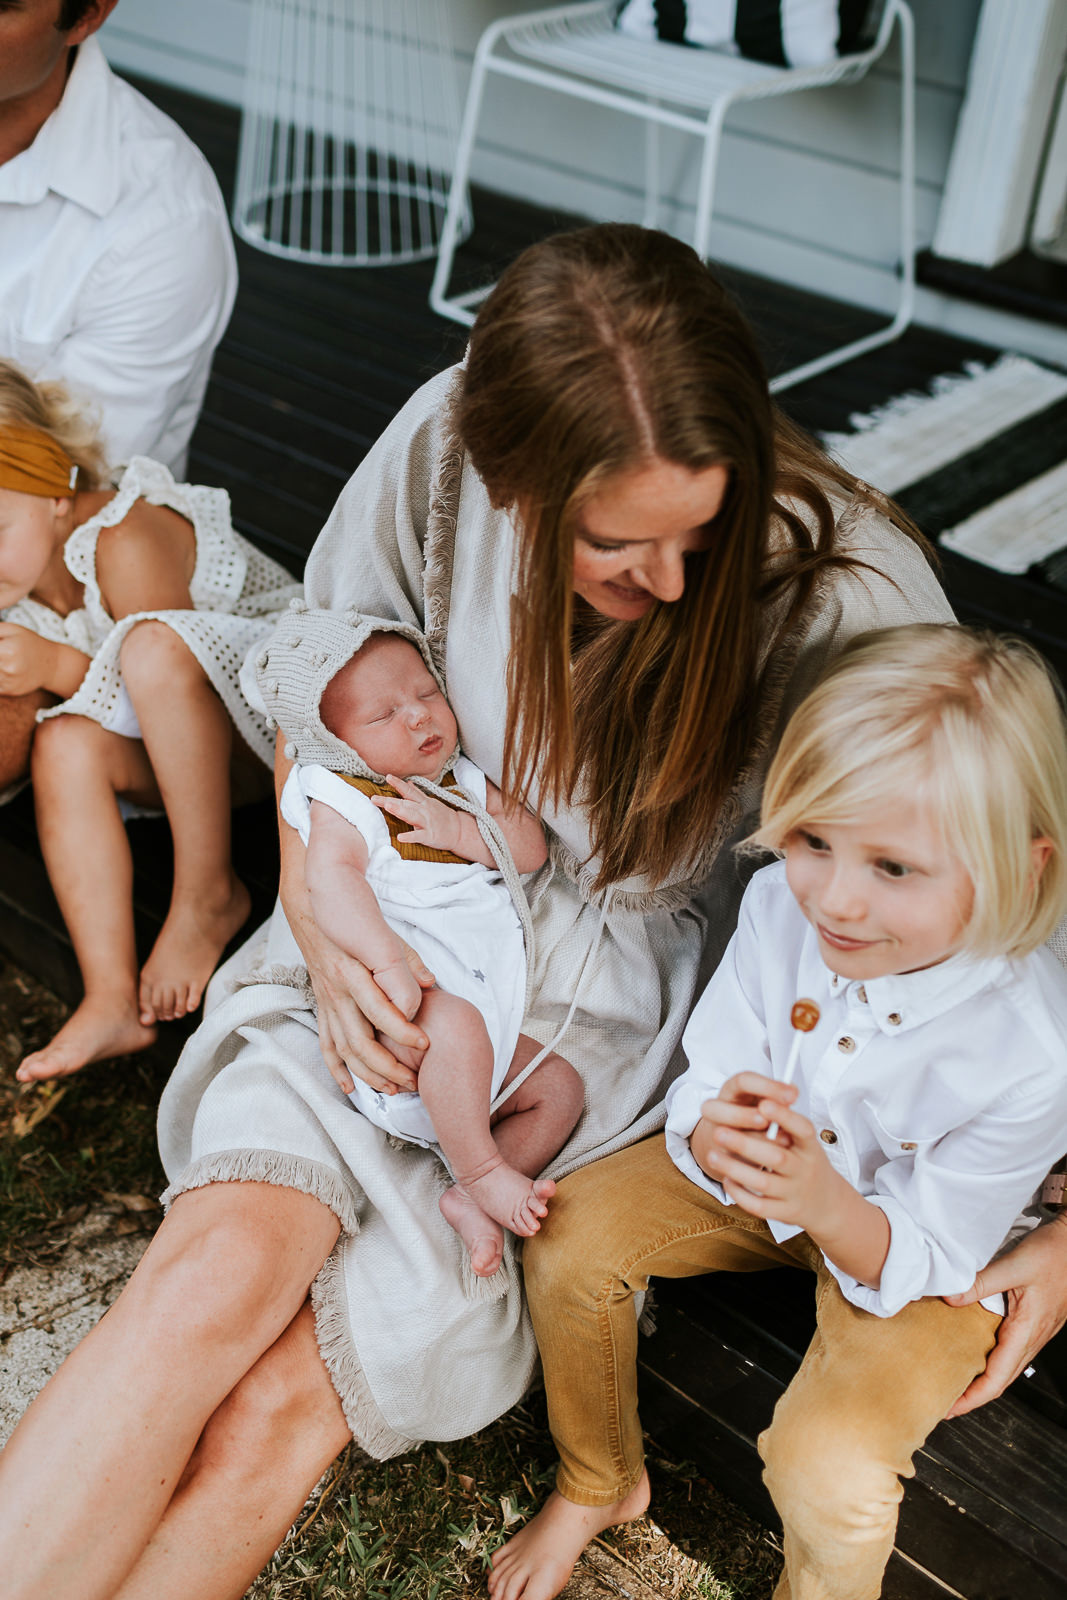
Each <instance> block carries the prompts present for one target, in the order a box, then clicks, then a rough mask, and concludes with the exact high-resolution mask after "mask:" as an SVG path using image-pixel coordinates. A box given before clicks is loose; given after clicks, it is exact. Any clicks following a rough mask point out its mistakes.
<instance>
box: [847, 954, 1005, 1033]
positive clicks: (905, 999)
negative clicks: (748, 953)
mask: <svg viewBox="0 0 1067 1600" xmlns="http://www.w3.org/2000/svg"><path fill="white" fill-rule="evenodd" d="M1010 974H1011V964H1010V962H1009V961H1007V960H1006V958H1005V957H1003V956H997V957H995V958H993V959H992V960H987V961H975V960H974V959H973V958H972V957H970V956H967V955H954V956H950V957H949V958H948V960H947V961H939V962H938V963H937V965H936V966H933V967H924V968H923V969H922V971H921V972H898V973H890V974H889V975H888V977H885V978H867V979H866V980H865V981H863V982H862V983H861V982H859V981H858V980H856V979H849V978H842V977H840V976H839V975H838V974H837V973H835V972H831V973H830V992H831V993H832V994H833V995H835V996H838V997H840V998H841V999H845V1000H851V999H853V998H855V999H856V1000H858V1001H861V1002H863V1001H865V1002H866V1004H867V1005H869V1006H870V1008H871V1015H872V1017H873V1018H874V1021H875V1022H876V1023H877V1025H878V1028H879V1030H880V1031H881V1032H882V1033H885V1034H890V1035H892V1034H900V1033H906V1032H907V1031H908V1029H910V1028H918V1027H921V1026H922V1024H923V1023H924V1022H930V1021H932V1020H933V1018H934V1017H939V1016H943V1015H944V1013H945V1012H946V1011H951V1010H952V1008H953V1006H958V1005H962V1004H963V1003H964V1002H965V1001H967V1000H969V999H970V998H971V996H972V995H975V994H977V993H978V991H979V990H980V989H984V988H986V987H987V986H991V985H994V984H997V983H1001V982H1003V981H1004V979H1006V978H1007V977H1009V976H1010Z"/></svg>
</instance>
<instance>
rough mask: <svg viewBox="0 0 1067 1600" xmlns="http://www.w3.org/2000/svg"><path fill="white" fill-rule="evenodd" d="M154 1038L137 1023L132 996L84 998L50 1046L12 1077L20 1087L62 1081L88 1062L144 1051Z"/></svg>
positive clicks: (146, 1028)
mask: <svg viewBox="0 0 1067 1600" xmlns="http://www.w3.org/2000/svg"><path fill="white" fill-rule="evenodd" d="M155 1037H156V1030H155V1028H151V1027H146V1026H145V1025H144V1024H143V1023H142V1022H140V1021H139V1020H138V1016H137V1006H136V1004H135V1002H134V997H133V995H132V994H129V993H127V992H125V991H123V992H122V993H120V994H98V993H96V994H87V995H86V997H85V999H84V1000H83V1001H82V1003H81V1005H80V1006H79V1007H78V1009H77V1010H76V1011H75V1012H74V1014H73V1016H71V1017H69V1018H68V1019H67V1021H66V1022H65V1023H64V1024H63V1026H62V1027H61V1028H60V1030H59V1032H58V1033H57V1034H56V1036H55V1038H54V1039H53V1040H52V1042H51V1044H46V1045H45V1047H44V1049H43V1050H35V1051H34V1052H33V1054H32V1055H29V1056H26V1057H25V1059H24V1060H23V1061H22V1063H21V1064H20V1066H19V1069H18V1071H17V1072H16V1073H15V1076H16V1078H18V1080H19V1082H20V1083H39V1082H41V1081H42V1080H43V1079H45V1078H65V1077H67V1076H68V1075H69V1074H70V1073H72V1072H77V1071H79V1069H80V1068H82V1067H84V1066H88V1064H89V1062H90V1061H105V1060H106V1059H107V1058H108V1057H109V1056H129V1055H133V1054H134V1053H135V1052H136V1051H138V1050H146V1049H147V1048H148V1046H149V1045H150V1044H152V1042H153V1041H154V1039H155Z"/></svg>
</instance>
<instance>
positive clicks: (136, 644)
mask: <svg viewBox="0 0 1067 1600" xmlns="http://www.w3.org/2000/svg"><path fill="white" fill-rule="evenodd" d="M119 659H120V661H121V663H122V671H123V675H124V677H125V678H126V679H127V682H128V683H129V685H130V687H131V689H135V688H137V687H138V686H149V687H150V686H152V685H153V684H159V685H160V686H161V687H165V686H168V685H169V686H171V687H172V686H173V681H174V675H175V673H181V674H188V675H189V676H192V677H204V670H203V668H202V667H201V665H200V663H199V662H198V661H197V659H196V657H195V656H194V655H193V653H192V651H191V650H190V649H189V647H188V645H187V644H186V643H185V642H184V640H183V639H181V638H180V637H179V635H178V634H176V633H175V631H174V629H173V628H172V627H170V625H169V624H168V623H166V622H157V621H154V620H152V619H146V620H145V621H144V622H137V623H134V625H133V627H132V628H130V630H129V632H128V633H127V634H126V636H125V637H124V639H123V641H122V643H121V645H120V646H119Z"/></svg>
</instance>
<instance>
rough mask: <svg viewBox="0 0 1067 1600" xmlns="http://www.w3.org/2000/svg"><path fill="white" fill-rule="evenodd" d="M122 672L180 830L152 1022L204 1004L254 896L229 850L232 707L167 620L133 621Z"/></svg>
mask: <svg viewBox="0 0 1067 1600" xmlns="http://www.w3.org/2000/svg"><path fill="white" fill-rule="evenodd" d="M122 673H123V679H124V681H125V684H126V688H127V690H128V691H129V695H130V699H131V700H132V701H133V706H134V709H135V711H136V712H137V720H138V722H139V723H140V725H141V736H142V738H143V739H144V745H145V750H146V751H147V753H148V759H149V761H150V762H151V765H152V771H153V773H154V774H155V780H156V783H157V784H158V785H159V792H160V795H161V796H162V800H163V808H164V810H165V811H166V813H167V821H168V822H169V823H170V831H171V835H172V837H173V839H174V886H173V889H172V890H171V899H170V909H169V911H168V912H167V918H166V921H165V922H164V924H163V927H162V928H161V929H160V933H159V937H158V938H157V940H156V942H155V945H154V946H153V948H152V953H151V955H150V956H149V957H148V960H147V961H146V962H145V965H144V971H143V972H142V974H141V983H140V1007H141V1011H140V1015H141V1021H142V1022H143V1023H145V1024H151V1023H153V1022H157V1021H169V1020H171V1019H173V1018H175V1017H184V1016H185V1015H186V1013H187V1012H190V1011H195V1010H196V1008H197V1006H198V1005H199V1004H200V999H201V996H202V994H203V992H204V985H205V984H206V983H207V980H208V978H210V976H211V974H212V972H213V971H214V969H215V966H216V964H217V962H218V959H219V956H220V955H221V954H222V952H223V950H224V948H225V947H226V945H227V944H228V943H229V941H230V939H232V938H233V935H234V934H235V933H236V932H237V930H238V928H240V926H241V924H242V923H243V922H244V920H245V918H246V917H247V916H248V913H249V910H250V908H251V900H250V898H249V894H248V890H247V889H246V888H245V886H244V884H243V883H242V882H241V881H240V879H239V878H238V877H237V876H236V874H235V873H234V870H233V864H232V862H231V860H230V804H231V797H230V752H231V746H232V743H233V727H232V724H231V722H230V718H229V713H228V712H227V710H226V707H225V706H224V705H223V703H222V701H221V700H220V699H219V697H218V695H217V694H216V693H215V690H214V689H213V688H212V686H211V684H210V683H209V681H208V679H207V676H206V674H205V672H204V670H203V668H202V667H201V665H200V663H199V662H198V661H197V659H196V657H195V656H194V655H193V653H192V651H191V650H189V648H188V647H187V646H186V645H185V644H184V643H183V642H182V640H181V639H180V638H179V636H178V635H177V634H176V633H175V632H174V629H173V628H170V627H168V626H167V624H166V623H165V622H141V623H138V625H137V627H135V628H131V630H130V632H129V633H128V634H127V635H126V637H125V639H124V640H123V642H122Z"/></svg>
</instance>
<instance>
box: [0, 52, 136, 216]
mask: <svg viewBox="0 0 1067 1600" xmlns="http://www.w3.org/2000/svg"><path fill="white" fill-rule="evenodd" d="M110 78H111V68H110V67H109V66H108V64H107V61H106V59H105V57H104V52H103V50H101V48H100V44H99V42H98V40H97V39H96V38H95V37H94V38H89V39H86V41H85V43H84V44H82V45H79V46H78V53H77V55H76V57H75V60H74V65H73V67H72V68H71V72H70V77H69V78H68V79H67V84H66V88H65V89H64V90H63V98H62V99H61V100H60V102H59V104H58V106H57V107H56V109H55V110H54V111H53V112H52V115H51V116H50V117H49V118H48V119H47V121H46V122H45V123H44V125H43V126H42V128H41V130H40V132H39V133H38V135H37V137H36V139H34V141H33V143H32V144H31V145H30V146H29V148H28V149H27V150H23V151H21V152H20V154H19V155H17V156H13V157H12V159H11V160H10V161H7V162H5V163H4V164H3V165H2V166H0V201H9V202H14V203H15V204H17V205H37V204H38V203H39V202H40V201H42V200H43V199H44V198H45V196H46V195H47V194H48V193H49V191H51V192H53V193H55V194H58V195H61V196H62V197H63V198H64V199H65V200H73V201H74V202H75V204H77V205H80V206H84V207H85V209H86V210H87V211H91V212H93V214H94V215H95V216H98V217H103V216H106V215H107V213H108V212H109V211H110V210H111V209H112V207H113V206H114V205H115V203H116V201H117V200H118V197H119V187H120V183H121V178H120V162H119V108H118V106H117V105H116V104H115V100H114V96H113V95H111V94H110V93H109V87H110V85H109V80H110Z"/></svg>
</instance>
